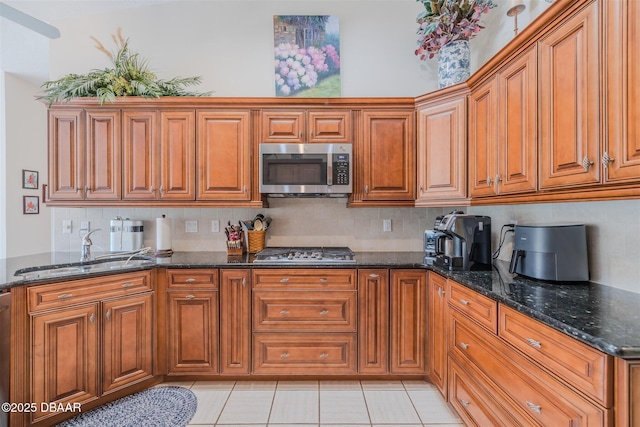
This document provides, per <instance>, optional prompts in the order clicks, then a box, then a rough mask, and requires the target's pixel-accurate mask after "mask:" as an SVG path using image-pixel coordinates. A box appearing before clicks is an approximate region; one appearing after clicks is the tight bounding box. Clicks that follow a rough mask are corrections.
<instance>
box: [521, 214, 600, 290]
mask: <svg viewBox="0 0 640 427" xmlns="http://www.w3.org/2000/svg"><path fill="white" fill-rule="evenodd" d="M509 272H511V273H518V274H520V275H522V276H526V277H530V278H533V279H540V280H553V281H559V282H584V281H588V280H589V263H588V258H587V235H586V227H585V226H584V225H516V228H515V237H514V239H513V253H512V254H511V264H510V265H509Z"/></svg>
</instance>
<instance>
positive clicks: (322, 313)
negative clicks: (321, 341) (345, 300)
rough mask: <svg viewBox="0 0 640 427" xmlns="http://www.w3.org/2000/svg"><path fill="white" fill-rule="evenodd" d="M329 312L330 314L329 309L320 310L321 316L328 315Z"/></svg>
mask: <svg viewBox="0 0 640 427" xmlns="http://www.w3.org/2000/svg"><path fill="white" fill-rule="evenodd" d="M327 314H329V310H322V311H321V312H320V315H321V316H326V315H327Z"/></svg>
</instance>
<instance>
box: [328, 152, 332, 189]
mask: <svg viewBox="0 0 640 427" xmlns="http://www.w3.org/2000/svg"><path fill="white" fill-rule="evenodd" d="M327 185H333V156H332V155H331V154H327Z"/></svg>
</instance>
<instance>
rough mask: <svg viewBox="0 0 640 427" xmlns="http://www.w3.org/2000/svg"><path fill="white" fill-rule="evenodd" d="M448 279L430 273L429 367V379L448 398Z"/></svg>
mask: <svg viewBox="0 0 640 427" xmlns="http://www.w3.org/2000/svg"><path fill="white" fill-rule="evenodd" d="M446 293H447V279H446V278H444V277H442V276H440V275H439V274H437V273H434V272H433V271H430V272H429V297H428V298H429V310H428V322H427V325H428V326H427V328H428V334H427V360H428V363H427V366H428V368H429V379H430V380H431V382H432V383H433V385H435V386H436V387H437V388H438V390H440V393H442V395H443V396H444V397H445V399H446V398H447V312H448V305H447V298H446Z"/></svg>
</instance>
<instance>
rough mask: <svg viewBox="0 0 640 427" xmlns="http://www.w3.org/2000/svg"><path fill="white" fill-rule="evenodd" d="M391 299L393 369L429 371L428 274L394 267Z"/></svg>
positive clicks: (412, 372)
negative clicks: (427, 365)
mask: <svg viewBox="0 0 640 427" xmlns="http://www.w3.org/2000/svg"><path fill="white" fill-rule="evenodd" d="M390 286H391V301H390V310H391V312H390V321H389V323H390V337H391V338H390V351H391V356H390V372H391V373H392V374H424V373H426V372H427V370H426V363H427V360H426V359H427V356H426V352H427V273H426V272H425V271H424V270H392V271H391V281H390Z"/></svg>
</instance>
